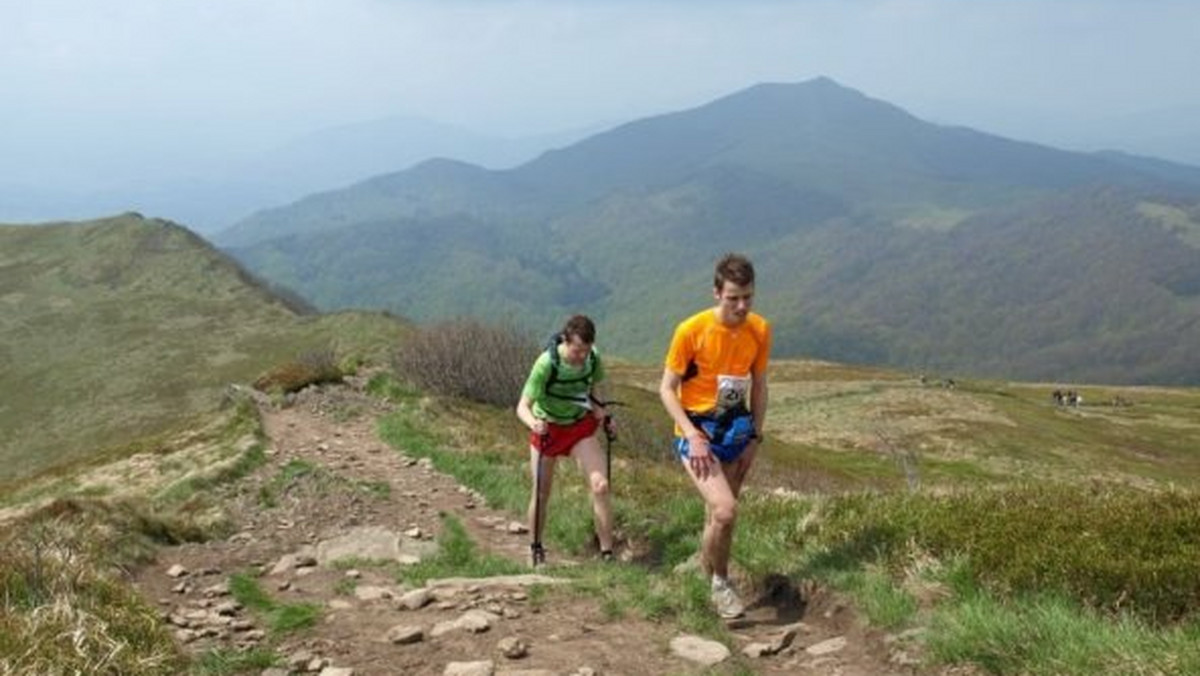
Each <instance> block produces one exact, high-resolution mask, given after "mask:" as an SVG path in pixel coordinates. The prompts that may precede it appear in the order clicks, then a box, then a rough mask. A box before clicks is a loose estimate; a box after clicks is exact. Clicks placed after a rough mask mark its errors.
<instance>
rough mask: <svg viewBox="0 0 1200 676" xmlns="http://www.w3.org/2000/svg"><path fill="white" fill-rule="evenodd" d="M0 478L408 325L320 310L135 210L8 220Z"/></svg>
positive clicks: (368, 350)
mask: <svg viewBox="0 0 1200 676" xmlns="http://www.w3.org/2000/svg"><path fill="white" fill-rule="evenodd" d="M0 289H3V293H2V294H0V310H3V311H2V312H0V346H3V347H2V348H0V366H2V368H0V387H2V388H3V389H4V390H5V391H9V392H21V393H22V396H20V397H10V398H6V399H5V401H4V402H3V404H0V428H2V429H4V430H5V431H6V434H5V435H4V438H3V439H0V485H2V484H4V483H6V482H11V481H14V480H17V479H21V478H24V477H28V476H31V475H34V474H37V473H39V472H43V471H46V470H48V469H50V468H52V467H55V466H57V465H61V464H64V463H71V462H73V461H78V460H83V459H86V458H88V457H93V456H98V455H112V454H113V453H119V452H120V450H121V449H123V448H126V447H128V445H129V443H130V440H131V439H139V438H144V437H153V436H158V435H164V434H169V433H171V432H175V431H179V430H181V429H186V428H188V427H191V426H195V425H196V424H197V421H198V420H201V419H203V418H204V417H205V416H208V415H210V414H212V413H213V412H214V411H215V409H216V408H217V407H218V406H219V405H220V402H221V400H222V398H223V395H224V392H225V388H226V387H227V386H228V385H229V384H230V383H246V382H250V381H252V380H254V378H255V377H256V376H258V375H259V374H260V373H261V372H262V371H264V370H266V369H267V368H268V367H270V366H271V365H273V364H275V363H278V362H282V361H285V360H287V359H292V358H295V356H296V355H297V354H300V353H302V352H305V351H309V350H315V349H326V348H330V347H333V348H335V349H337V350H338V351H339V352H341V353H342V354H350V353H357V354H359V355H368V354H370V355H372V356H374V357H376V358H381V359H383V358H386V352H387V349H388V346H389V344H392V343H394V341H396V340H400V339H402V336H403V335H404V333H405V332H406V331H407V327H406V325H405V324H404V323H403V322H401V321H399V320H397V319H396V318H394V317H389V316H385V315H380V314H378V313H372V314H367V313H352V312H346V313H340V314H338V315H328V316H313V315H304V314H299V313H298V312H297V310H298V309H302V308H299V307H298V306H296V305H295V304H294V303H290V302H289V301H288V300H287V299H286V298H285V297H282V296H280V295H278V294H276V293H274V290H272V289H269V288H267V287H266V286H264V285H263V284H261V283H259V282H258V281H256V280H254V279H253V278H252V277H250V276H249V275H248V274H247V273H246V272H245V271H244V270H243V269H242V268H240V267H239V266H238V265H237V264H235V263H233V262H232V260H231V259H229V258H228V257H226V256H224V255H223V254H221V253H220V252H218V251H216V250H215V249H213V248H212V247H211V246H210V245H208V244H207V243H205V242H204V241H203V240H201V239H200V238H198V237H196V236H195V235H194V234H192V233H190V232H189V231H187V230H186V229H184V228H182V227H180V226H177V225H175V224H172V223H170V222H166V221H159V220H153V219H144V218H142V217H140V216H138V215H136V214H126V215H122V216H118V217H114V218H109V219H103V220H99V221H91V222H84V223H64V224H55V225H47V226H39V227H0Z"/></svg>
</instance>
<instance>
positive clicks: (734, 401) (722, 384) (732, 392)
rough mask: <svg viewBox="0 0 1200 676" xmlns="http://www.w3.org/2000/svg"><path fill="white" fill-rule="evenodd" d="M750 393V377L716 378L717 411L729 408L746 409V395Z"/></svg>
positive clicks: (724, 376)
mask: <svg viewBox="0 0 1200 676" xmlns="http://www.w3.org/2000/svg"><path fill="white" fill-rule="evenodd" d="M749 391H750V376H727V375H718V376H717V411H718V412H721V411H728V410H729V409H731V408H738V407H741V408H747V406H746V400H747V399H748V397H747V396H746V395H747V393H748V392H749Z"/></svg>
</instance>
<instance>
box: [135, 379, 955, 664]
mask: <svg viewBox="0 0 1200 676" xmlns="http://www.w3.org/2000/svg"><path fill="white" fill-rule="evenodd" d="M384 412H386V409H385V408H384V405H383V404H380V403H378V402H376V401H374V400H372V399H370V398H369V397H367V396H365V395H364V394H363V393H362V392H361V383H357V384H356V383H350V384H348V385H342V386H328V387H324V388H320V389H310V390H308V391H306V392H305V393H302V395H301V396H300V397H298V398H297V400H296V402H295V403H294V404H293V405H291V406H289V407H286V408H277V407H272V406H269V405H264V407H263V415H264V420H265V425H266V431H267V434H268V436H269V450H268V456H269V462H268V463H267V464H266V465H265V466H264V467H262V468H261V469H259V470H258V471H257V472H256V473H255V474H254V475H252V476H250V477H248V478H246V479H244V480H242V481H240V482H238V483H237V484H236V485H233V486H227V487H226V488H225V489H223V490H225V491H227V492H228V494H229V495H228V505H229V511H230V513H231V517H232V518H233V520H234V522H235V523H236V524H237V532H236V533H234V534H233V535H231V536H230V537H229V538H227V539H224V540H219V541H212V542H207V543H203V544H189V545H184V546H179V547H172V548H167V549H164V550H163V551H162V552H161V553H160V556H159V558H158V561H157V562H156V563H155V564H154V565H152V566H149V567H146V568H145V569H143V570H141V571H139V572H138V574H137V577H136V580H135V584H136V585H137V587H138V588H139V589H140V590H141V592H142V593H143V594H144V595H145V596H146V597H147V598H148V599H149V600H150V601H151V602H153V603H157V604H160V607H161V608H162V611H163V621H164V622H168V623H170V624H171V625H172V628H173V630H174V631H175V634H176V636H177V638H178V640H179V641H180V642H181V643H182V644H183V645H184V646H185V649H186V650H189V651H192V652H194V653H196V654H200V653H203V652H206V651H208V650H210V649H213V648H225V649H241V648H250V647H258V648H260V649H269V650H274V651H276V652H277V653H278V654H279V655H280V656H281V658H282V661H283V663H284V665H285V666H284V667H281V668H276V670H275V671H271V670H267V671H265V672H263V673H270V674H283V673H309V672H311V673H324V674H326V675H333V674H339V673H340V674H347V673H352V674H355V675H356V676H363V675H370V674H438V675H440V674H448V673H494V674H526V675H527V676H532V675H534V674H561V675H567V674H578V675H580V676H583V675H584V674H605V675H611V674H626V675H631V676H637V675H651V674H700V673H718V674H719V673H724V672H725V669H724V668H723V667H721V666H717V667H706V666H704V665H702V664H700V663H698V662H694V661H690V660H689V659H685V658H683V657H680V656H677V655H676V654H674V653H673V651H672V648H671V644H672V641H673V639H676V638H678V637H679V636H680V635H681V634H682V633H683V632H681V631H679V630H678V628H676V627H674V626H671V625H670V624H668V623H656V622H650V621H646V620H641V619H637V618H636V617H633V616H628V615H627V616H625V617H621V618H619V619H611V618H609V617H608V616H606V615H605V613H604V612H603V609H602V607H601V601H599V600H596V599H593V598H590V597H581V596H576V595H571V594H558V593H554V592H548V593H542V592H540V591H533V592H531V588H530V587H529V586H528V585H527V583H526V582H523V581H521V580H519V579H518V580H513V579H500V580H476V581H465V582H458V583H455V582H453V581H450V582H445V583H431V584H430V585H428V586H427V587H426V588H425V590H424V592H422V591H420V590H410V589H405V588H402V587H400V586H399V585H397V583H396V582H395V579H394V578H393V577H392V576H391V575H390V574H389V573H388V569H387V568H384V567H379V566H376V565H371V564H370V563H369V562H367V561H362V562H360V563H358V564H353V565H355V566H356V568H357V569H356V570H348V569H347V567H346V566H345V565H344V564H342V565H329V564H330V560H329V559H328V557H332V556H336V555H337V554H336V551H335V550H337V548H338V547H341V546H343V545H345V544H346V540H347V538H346V536H348V535H364V534H366V535H371V534H374V535H376V536H379V535H381V534H382V535H383V538H382V542H381V541H379V539H378V538H376V540H375V542H374V543H373V544H372V545H371V546H376V547H383V548H384V550H386V549H387V548H388V547H395V551H387V552H385V555H386V556H388V557H391V558H394V559H399V560H402V561H403V560H411V558H409V557H419V556H420V555H422V553H423V552H426V551H428V549H429V548H430V546H431V544H430V543H432V541H433V540H434V538H436V537H437V535H438V533H439V530H440V529H441V528H442V518H441V515H442V514H446V513H448V514H453V515H455V516H456V517H457V519H458V520H459V521H460V522H461V523H463V524H464V525H465V526H466V527H467V529H468V530H469V532H470V534H471V537H472V538H473V539H474V540H475V542H476V543H477V544H478V545H479V547H480V548H482V549H484V550H486V551H489V552H492V553H495V554H498V555H502V556H505V557H510V558H512V559H513V560H515V561H519V562H522V563H524V562H526V561H527V558H528V544H527V543H528V540H527V538H528V535H527V534H524V535H523V534H520V533H514V532H510V531H511V530H512V529H510V528H509V524H510V523H511V522H513V521H514V520H520V519H521V518H522V517H520V516H519V515H514V514H510V513H502V512H498V511H496V510H493V509H491V508H490V507H488V506H487V505H486V504H485V503H484V502H483V500H482V499H481V498H479V497H478V496H476V495H473V494H472V493H471V492H470V491H468V490H466V489H464V488H462V487H460V486H459V485H458V484H456V483H455V481H454V480H453V479H452V478H450V477H448V476H446V475H443V474H440V473H438V472H437V471H434V470H433V469H432V468H431V467H430V466H429V463H427V462H418V461H415V460H414V459H411V458H408V457H406V456H405V455H404V454H403V453H402V452H397V451H396V450H394V449H392V448H390V447H388V446H387V445H386V444H384V443H383V442H382V441H380V439H379V438H378V436H377V434H376V431H375V430H376V421H377V418H378V416H379V415H381V414H383V413H384ZM618 499H619V496H618ZM360 544H361V543H360ZM371 551H376V550H371ZM368 558H371V557H368ZM614 565H635V564H627V563H617V564H614ZM245 572H254V573H256V574H257V573H262V575H261V577H258V578H257V579H258V581H259V584H260V586H261V588H262V589H263V590H264V591H265V592H266V593H267V594H269V595H270V596H271V597H272V598H273V599H274V600H275V601H277V602H278V603H281V604H297V603H310V604H315V605H316V606H318V607H319V608H320V609H321V612H320V615H319V618H318V620H317V622H316V624H315V625H314V626H311V627H308V628H305V629H300V630H298V631H295V632H290V633H286V634H283V635H282V637H281V638H277V639H272V638H271V635H270V633H269V631H268V629H267V627H266V626H265V620H264V616H263V615H262V614H261V613H257V612H255V611H253V610H252V609H247V608H240V607H238V606H237V604H236V603H234V602H233V601H232V598H231V596H230V595H229V591H228V586H229V585H228V581H229V578H230V576H231V575H233V574H235V573H245ZM530 572H531V573H532V572H533V571H530ZM743 591H744V593H745V596H746V597H747V599H748V600H752V603H751V608H750V611H749V613H748V615H747V617H746V618H745V619H743V620H740V621H738V622H737V623H735V624H734V625H732V626H731V634H732V636H733V641H732V645H729V646H727V647H728V648H730V649H731V651H732V653H733V656H732V657H731V658H729V659H727V660H725V662H724V664H726V665H731V664H733V663H734V662H735V661H737V660H741V661H742V664H744V665H746V666H747V667H748V668H749V670H751V671H753V672H754V673H759V674H840V675H843V676H867V675H871V676H881V675H889V674H897V675H898V674H916V673H932V672H922V671H919V667H918V666H916V665H915V664H914V662H915V660H913V659H912V655H913V654H914V653H913V645H914V643H915V642H916V641H917V639H915V638H914V637H910V636H904V635H900V636H884V635H882V634H880V633H879V632H877V631H873V630H870V629H866V628H864V627H863V626H862V624H861V623H860V622H859V621H858V620H857V619H856V618H855V615H854V612H853V611H852V609H850V608H849V607H847V606H846V605H845V604H843V603H842V602H840V601H839V600H838V599H837V598H835V597H833V596H831V595H830V594H828V593H826V592H825V591H823V590H821V589H819V588H815V587H807V588H800V589H797V588H796V587H794V586H793V585H791V583H789V582H788V581H787V580H786V579H783V578H781V579H778V580H768V581H767V582H766V583H765V584H763V585H762V588H761V589H757V590H750V589H744V590H743ZM746 649H749V650H750V651H751V652H755V653H760V654H762V656H757V657H747V656H743V655H741V653H742V651H743V650H746ZM506 653H507V654H508V655H510V656H506ZM470 662H490V663H491V665H490V667H489V666H488V665H486V664H478V665H475V667H476V668H478V669H480V670H479V671H476V672H470V671H455V669H466V668H467V667H466V666H465V665H461V664H459V665H454V666H452V664H453V663H470ZM339 669H342V670H351V671H338V670H339ZM489 669H490V671H489Z"/></svg>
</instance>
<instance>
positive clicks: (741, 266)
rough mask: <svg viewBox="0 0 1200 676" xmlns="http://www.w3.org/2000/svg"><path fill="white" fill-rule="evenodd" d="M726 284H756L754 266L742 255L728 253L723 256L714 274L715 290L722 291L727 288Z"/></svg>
mask: <svg viewBox="0 0 1200 676" xmlns="http://www.w3.org/2000/svg"><path fill="white" fill-rule="evenodd" d="M725 282H733V283H734V284H737V285H738V286H750V285H752V284H754V264H753V263H751V262H750V259H749V258H746V257H745V256H743V255H742V254H736V253H727V254H725V255H724V256H721V259H720V260H719V261H717V268H716V271H715V273H714V274H713V288H715V289H716V290H717V291H720V290H721V289H724V288H725Z"/></svg>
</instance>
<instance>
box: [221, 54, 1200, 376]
mask: <svg viewBox="0 0 1200 676" xmlns="http://www.w3.org/2000/svg"><path fill="white" fill-rule="evenodd" d="M216 241H217V243H218V244H219V245H220V246H222V247H223V248H225V249H226V250H228V251H229V252H231V253H232V254H234V255H235V256H236V257H237V258H238V259H239V260H241V261H243V262H244V263H245V264H246V265H247V266H249V267H250V268H251V269H252V270H254V271H256V273H258V274H260V275H262V276H263V277H265V278H267V279H269V280H272V281H273V282H276V283H280V284H283V285H286V286H288V287H290V288H293V289H294V290H296V291H298V292H299V293H301V294H302V295H303V296H305V297H306V298H309V299H311V300H312V301H313V302H315V303H316V304H317V305H318V306H320V307H322V308H325V309H331V308H339V307H376V308H386V309H388V310H391V311H394V312H397V313H400V314H403V315H406V316H409V317H412V318H415V319H422V320H424V319H433V318H440V317H451V316H457V315H475V316H481V317H486V318H491V319H497V320H506V321H515V322H520V323H525V324H529V325H532V326H535V327H538V328H542V329H545V330H549V329H550V328H552V327H553V326H554V325H555V324H556V323H557V322H558V321H560V320H561V319H562V317H563V316H564V315H566V314H568V313H570V312H574V311H585V312H588V313H591V314H593V315H594V316H596V318H597V319H598V320H599V321H600V325H601V331H602V336H601V340H602V341H603V343H604V344H605V345H606V346H607V347H608V348H609V350H610V351H614V352H616V353H619V354H625V355H628V356H633V357H638V358H658V357H659V356H660V355H661V353H662V351H663V349H664V348H665V344H666V341H667V339H668V338H669V334H670V330H671V327H672V325H673V324H674V322H675V321H677V320H678V319H680V318H682V317H683V316H685V315H687V314H688V313H690V312H691V311H693V310H695V309H697V308H699V307H702V306H704V305H705V304H707V303H708V302H710V300H711V297H710V295H709V293H708V286H709V285H710V283H711V282H710V275H711V264H712V261H713V260H714V259H715V257H716V256H717V255H718V254H720V253H721V252H723V251H726V250H740V251H745V252H747V253H749V254H750V255H752V256H753V257H754V259H755V261H756V262H757V264H758V266H759V270H760V276H761V279H760V285H759V286H760V288H759V297H760V308H761V309H762V311H763V312H764V313H765V314H767V315H768V316H769V317H771V318H772V319H773V320H774V321H775V323H776V326H777V327H778V334H777V340H776V347H777V351H778V353H779V354H780V355H789V356H791V355H795V356H799V355H805V356H812V357H824V358H833V359H839V360H847V361H860V362H871V363H880V364H888V365H893V366H906V367H910V368H914V369H926V370H930V371H938V372H964V373H971V374H976V375H993V376H1000V377H1012V378H1022V379H1046V380H1075V381H1078V380H1093V381H1107V382H1114V383H1115V382H1121V383H1129V382H1161V383H1200V354H1193V353H1194V352H1195V351H1194V350H1192V349H1190V346H1192V345H1196V344H1200V323H1198V321H1200V320H1198V318H1200V169H1197V168H1195V167H1189V166H1184V165H1178V164H1173V163H1169V162H1164V161H1160V160H1154V159H1150V158H1142V157H1135V156H1129V155H1124V154H1116V153H1102V154H1083V153H1074V152H1067V151H1062V150H1057V149H1054V148H1050V147H1046V146H1042V145H1037V144H1032V143H1024V142H1019V141H1014V140H1010V139H1006V138H1001V137H998V136H994V135H990V134H986V133H983V132H979V131H975V130H972V129H967V128H963V127H952V126H942V125H934V124H930V123H928V122H925V121H922V120H920V119H918V118H916V117H914V116H912V115H910V114H908V113H907V112H905V111H904V110H902V109H900V108H898V107H896V106H894V105H891V104H888V103H886V102H883V101H879V100H876V99H872V98H870V97H868V96H865V95H863V94H861V93H859V92H857V91H854V90H852V89H849V88H846V87H843V86H841V85H839V84H838V83H836V82H833V81H832V80H829V79H826V78H820V79H816V80H811V81H808V82H803V83H798V84H762V85H757V86H754V87H751V88H749V89H746V90H744V91H740V92H737V93H735V94H732V95H730V96H726V97H724V98H721V99H718V100H716V101H713V102H711V103H709V104H707V105H704V106H701V107H698V108H695V109H692V110H686V111H681V112H677V113H672V114H667V115H661V116H657V117H651V118H646V119H642V120H637V121H635V122H631V123H628V124H625V125H622V126H620V127H617V128H615V129H612V130H610V131H607V132H604V133H601V134H597V135H595V136H591V137H589V138H587V139H584V140H582V141H580V142H578V143H575V144H573V145H570V146H568V147H565V148H562V149H560V150H554V151H550V152H547V153H545V154H543V155H542V156H540V157H538V158H537V159H535V160H532V161H530V162H527V163H525V164H522V165H520V166H518V167H515V168H512V169H507V170H487V169H482V168H480V167H477V166H472V165H470V164H466V163H463V162H456V161H451V160H437V161H430V162H425V163H422V164H420V165H417V166H415V167H413V168H411V169H408V170H406V171H401V172H396V173H390V174H384V175H380V176H377V177H375V178H372V179H370V180H367V181H364V182H361V183H358V184H355V185H352V186H350V187H348V188H345V189H341V190H336V191H331V192H326V193H320V194H316V195H312V196H309V197H306V198H304V199H302V200H300V201H298V202H296V203H294V204H291V205H289V206H287V207H282V208H278V209H271V210H267V211H263V212H260V213H258V214H255V215H254V216H252V217H250V218H248V219H246V220H244V221H241V222H240V223H238V224H236V225H235V226H234V227H232V228H230V229H229V230H227V231H224V232H222V233H220V234H219V235H218V236H217V237H216Z"/></svg>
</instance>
